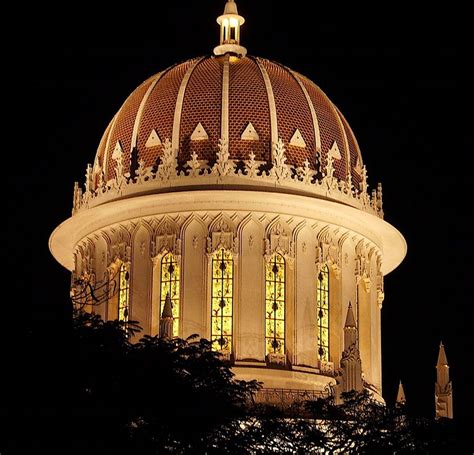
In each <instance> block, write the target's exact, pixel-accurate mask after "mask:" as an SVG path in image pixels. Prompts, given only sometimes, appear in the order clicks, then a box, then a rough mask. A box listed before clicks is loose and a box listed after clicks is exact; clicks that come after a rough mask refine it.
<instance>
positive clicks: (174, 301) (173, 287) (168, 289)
mask: <svg viewBox="0 0 474 455" xmlns="http://www.w3.org/2000/svg"><path fill="white" fill-rule="evenodd" d="M179 272H180V270H179V264H178V261H177V260H176V256H175V255H174V254H173V253H167V254H165V255H164V256H163V257H162V258H161V275H160V278H161V282H160V314H159V319H161V315H162V314H163V308H164V306H165V301H166V296H167V295H168V294H169V296H170V299H171V308H172V311H173V336H175V337H177V336H178V335H179V277H180V273H179Z"/></svg>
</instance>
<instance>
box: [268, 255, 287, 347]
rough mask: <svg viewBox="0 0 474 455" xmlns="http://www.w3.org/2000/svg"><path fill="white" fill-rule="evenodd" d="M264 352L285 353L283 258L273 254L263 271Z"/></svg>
mask: <svg viewBox="0 0 474 455" xmlns="http://www.w3.org/2000/svg"><path fill="white" fill-rule="evenodd" d="M265 326H266V328H265V346H266V348H265V352H266V354H270V353H277V354H284V353H285V258H284V257H283V256H282V255H281V254H278V253H276V254H274V255H273V256H272V258H271V260H270V261H269V262H268V264H267V266H266V273H265Z"/></svg>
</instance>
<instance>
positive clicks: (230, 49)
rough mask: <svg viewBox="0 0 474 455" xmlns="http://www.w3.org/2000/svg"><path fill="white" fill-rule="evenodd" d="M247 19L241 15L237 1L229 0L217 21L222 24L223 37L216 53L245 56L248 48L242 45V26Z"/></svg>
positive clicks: (216, 48)
mask: <svg viewBox="0 0 474 455" xmlns="http://www.w3.org/2000/svg"><path fill="white" fill-rule="evenodd" d="M244 22H245V19H244V18H243V17H242V16H239V12H238V11H237V3H235V1H234V0H227V3H226V4H225V7H224V14H223V15H222V16H219V17H218V18H217V23H218V24H219V25H220V26H221V37H220V44H219V46H217V47H215V48H214V55H217V56H219V55H226V54H229V55H234V56H237V57H245V55H247V49H245V47H243V46H241V45H240V26H241V25H243V24H244Z"/></svg>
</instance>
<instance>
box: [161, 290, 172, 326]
mask: <svg viewBox="0 0 474 455" xmlns="http://www.w3.org/2000/svg"><path fill="white" fill-rule="evenodd" d="M172 317H173V310H172V308H171V297H170V293H169V292H167V293H166V298H165V304H164V305H163V313H162V314H161V319H165V318H172Z"/></svg>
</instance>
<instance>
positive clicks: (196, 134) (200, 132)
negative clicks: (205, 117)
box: [191, 122, 209, 141]
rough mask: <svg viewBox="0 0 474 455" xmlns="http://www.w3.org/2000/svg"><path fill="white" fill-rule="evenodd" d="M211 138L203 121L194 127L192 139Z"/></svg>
mask: <svg viewBox="0 0 474 455" xmlns="http://www.w3.org/2000/svg"><path fill="white" fill-rule="evenodd" d="M206 139H209V136H208V135H207V133H206V130H205V129H204V127H203V126H202V124H201V122H199V123H198V124H197V126H196V128H194V131H193V134H191V140H192V141H203V140H206Z"/></svg>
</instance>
